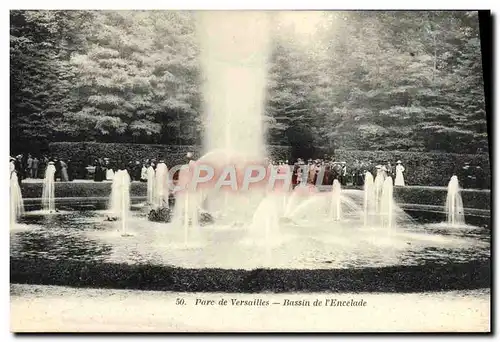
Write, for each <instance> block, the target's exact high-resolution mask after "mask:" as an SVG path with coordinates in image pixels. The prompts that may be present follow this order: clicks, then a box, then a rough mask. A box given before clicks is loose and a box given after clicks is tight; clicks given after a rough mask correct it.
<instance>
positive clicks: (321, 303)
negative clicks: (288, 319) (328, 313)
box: [283, 298, 366, 306]
mask: <svg viewBox="0 0 500 342" xmlns="http://www.w3.org/2000/svg"><path fill="white" fill-rule="evenodd" d="M283 305H284V306H366V301H365V300H364V299H360V300H354V299H352V298H351V299H350V300H339V299H336V298H331V299H326V300H324V301H320V300H316V301H310V300H289V299H285V300H284V301H283Z"/></svg>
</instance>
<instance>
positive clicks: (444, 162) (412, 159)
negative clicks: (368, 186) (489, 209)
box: [335, 150, 491, 188]
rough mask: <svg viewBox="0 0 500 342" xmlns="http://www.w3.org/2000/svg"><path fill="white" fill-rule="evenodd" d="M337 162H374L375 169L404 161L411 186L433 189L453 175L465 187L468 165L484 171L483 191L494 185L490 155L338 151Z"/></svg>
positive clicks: (406, 176) (443, 183)
mask: <svg viewBox="0 0 500 342" xmlns="http://www.w3.org/2000/svg"><path fill="white" fill-rule="evenodd" d="M335 158H336V160H337V161H345V162H346V163H347V164H348V165H349V164H351V165H352V164H354V163H355V161H356V160H358V161H372V164H374V165H377V164H382V165H385V164H386V163H387V162H391V164H392V165H393V166H395V165H396V162H397V161H398V160H401V162H402V164H403V166H404V167H405V173H404V175H405V181H406V183H407V184H408V185H434V186H446V185H447V184H448V182H449V180H450V178H451V176H452V175H454V174H455V175H457V176H458V177H459V179H460V183H461V184H464V183H465V177H466V176H465V175H464V172H463V171H462V167H463V166H464V163H465V162H469V163H470V164H471V165H472V166H474V167H475V166H477V165H480V166H481V167H482V169H483V179H484V187H485V188H489V187H490V185H491V180H490V175H491V170H490V162H489V157H488V154H456V153H433V152H404V151H355V150H336V151H335Z"/></svg>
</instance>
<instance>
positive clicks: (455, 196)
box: [445, 176, 465, 227]
mask: <svg viewBox="0 0 500 342" xmlns="http://www.w3.org/2000/svg"><path fill="white" fill-rule="evenodd" d="M445 210H446V220H447V222H448V224H449V225H451V226H454V227H457V226H463V225H465V218H464V206H463V202H462V195H461V194H460V185H459V183H458V177H457V176H452V177H451V179H450V182H449V183H448V194H447V196H446V207H445Z"/></svg>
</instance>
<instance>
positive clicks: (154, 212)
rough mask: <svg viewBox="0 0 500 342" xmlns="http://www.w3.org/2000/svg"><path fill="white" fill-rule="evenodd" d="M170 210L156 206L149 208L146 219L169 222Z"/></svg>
mask: <svg viewBox="0 0 500 342" xmlns="http://www.w3.org/2000/svg"><path fill="white" fill-rule="evenodd" d="M170 219H171V210H170V208H165V207H161V208H157V209H151V210H150V211H149V213H148V220H149V221H153V222H170Z"/></svg>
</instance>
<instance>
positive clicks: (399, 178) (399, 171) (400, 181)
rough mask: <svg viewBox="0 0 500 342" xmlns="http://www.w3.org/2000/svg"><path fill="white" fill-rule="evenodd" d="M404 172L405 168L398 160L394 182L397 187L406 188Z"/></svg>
mask: <svg viewBox="0 0 500 342" xmlns="http://www.w3.org/2000/svg"><path fill="white" fill-rule="evenodd" d="M403 172H405V168H404V166H403V165H401V160H398V162H397V165H396V179H395V180H394V185H395V186H405V178H404V176H403Z"/></svg>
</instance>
